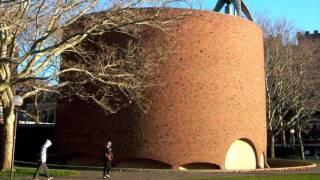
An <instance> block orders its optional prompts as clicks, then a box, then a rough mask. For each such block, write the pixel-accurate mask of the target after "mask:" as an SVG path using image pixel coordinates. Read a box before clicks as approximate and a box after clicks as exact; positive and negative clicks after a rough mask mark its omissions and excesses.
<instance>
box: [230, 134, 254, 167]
mask: <svg viewBox="0 0 320 180" xmlns="http://www.w3.org/2000/svg"><path fill="white" fill-rule="evenodd" d="M255 152H256V151H255V147H254V145H253V143H251V142H250V141H249V140H247V139H238V140H236V141H234V142H233V143H232V144H231V145H230V147H229V149H228V152H227V154H226V157H225V168H226V169H227V170H239V169H256V167H257V156H256V153H255Z"/></svg>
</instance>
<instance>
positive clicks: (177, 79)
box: [55, 10, 266, 169]
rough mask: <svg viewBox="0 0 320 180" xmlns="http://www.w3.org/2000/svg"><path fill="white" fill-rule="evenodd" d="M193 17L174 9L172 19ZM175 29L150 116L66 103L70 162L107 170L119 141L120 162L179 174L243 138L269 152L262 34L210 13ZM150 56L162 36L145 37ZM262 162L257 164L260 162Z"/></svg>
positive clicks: (61, 135) (60, 128)
mask: <svg viewBox="0 0 320 180" xmlns="http://www.w3.org/2000/svg"><path fill="white" fill-rule="evenodd" d="M182 12H187V10H168V11H167V12H166V13H167V14H170V13H172V14H175V13H182ZM192 13H193V15H192V16H189V17H186V18H185V19H184V20H183V22H181V23H180V24H178V25H176V26H175V27H174V28H171V29H170V30H169V34H170V35H171V36H172V37H171V40H172V41H174V46H173V47H174V48H173V50H172V51H173V53H172V54H171V56H170V58H169V60H168V62H167V63H165V64H164V65H162V67H161V73H160V74H161V75H160V77H159V79H161V80H162V81H163V82H164V83H163V84H162V85H159V86H157V87H155V88H153V89H152V90H150V91H148V92H146V95H147V97H148V98H149V99H150V100H152V102H153V103H152V107H151V109H150V110H149V111H148V113H146V114H143V113H140V112H139V111H138V110H137V108H136V107H134V106H131V107H128V108H126V109H122V110H121V111H120V112H119V113H117V114H114V115H109V116H106V115H105V113H104V112H103V111H102V110H100V109H99V108H98V107H97V106H96V105H94V104H90V103H88V102H83V101H81V100H75V101H72V102H64V103H60V105H59V108H58V112H57V113H58V114H57V126H56V127H57V128H56V132H55V133H56V138H55V141H56V142H55V143H56V145H57V146H56V148H57V153H58V155H59V157H60V158H61V159H64V160H68V163H70V164H78V165H84V164H85V165H101V157H102V152H103V146H104V143H105V142H106V141H107V140H112V141H113V151H114V154H115V163H117V162H121V161H123V160H129V159H150V160H156V161H160V162H163V163H166V164H169V165H171V166H172V167H173V168H177V167H179V166H181V165H185V164H189V163H213V164H217V165H219V166H220V167H221V168H222V169H223V168H224V160H225V155H226V153H227V151H228V148H229V147H230V145H231V144H232V143H233V142H234V141H235V140H237V139H244V140H246V141H247V142H249V143H250V144H252V146H254V149H255V151H256V153H257V158H260V154H261V153H266V109H265V104H266V102H265V81H264V60H263V37H262V32H261V30H260V29H259V28H258V26H256V25H255V24H254V23H252V22H250V21H247V20H245V19H242V18H240V17H235V16H229V15H223V14H220V13H213V12H207V11H192ZM142 34H143V38H144V40H145V42H146V46H147V47H149V48H150V49H151V50H152V49H154V48H156V47H158V46H167V45H168V44H166V43H170V41H163V40H162V39H163V36H162V35H161V33H159V32H156V31H154V30H152V29H150V28H149V29H148V28H147V29H146V30H145V32H143V33H142ZM257 162H258V160H257Z"/></svg>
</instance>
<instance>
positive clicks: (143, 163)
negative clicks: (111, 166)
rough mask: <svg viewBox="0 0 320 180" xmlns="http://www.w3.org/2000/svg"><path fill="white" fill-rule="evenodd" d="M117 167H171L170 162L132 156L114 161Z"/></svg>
mask: <svg viewBox="0 0 320 180" xmlns="http://www.w3.org/2000/svg"><path fill="white" fill-rule="evenodd" d="M115 167H117V168H144V169H172V166H171V165H170V164H167V163H165V162H162V161H158V160H153V159H147V158H134V159H125V160H120V161H117V162H115Z"/></svg>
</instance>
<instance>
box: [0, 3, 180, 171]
mask: <svg viewBox="0 0 320 180" xmlns="http://www.w3.org/2000/svg"><path fill="white" fill-rule="evenodd" d="M106 2H107V3H105V4H104V6H105V7H107V11H105V12H104V13H94V12H95V11H97V9H96V8H97V7H98V6H101V5H100V4H98V0H54V1H53V0H0V48H1V49H0V97H1V98H0V99H1V103H2V106H3V110H4V129H3V132H2V136H3V140H4V144H2V145H1V147H2V152H1V156H0V159H1V160H2V164H1V165H2V166H1V167H2V170H8V169H10V164H11V161H12V159H11V155H12V145H13V141H12V140H13V125H14V121H15V117H14V105H13V103H12V98H13V96H14V94H15V92H14V91H15V88H16V87H19V86H22V85H23V86H28V88H29V89H30V91H29V92H27V93H25V94H24V95H23V97H24V98H27V97H32V96H35V95H37V94H38V93H39V92H54V93H60V89H61V88H62V87H67V89H68V90H69V92H72V91H71V88H72V86H73V87H76V86H79V87H80V85H86V84H88V83H91V84H95V85H96V87H100V85H101V84H104V85H109V86H105V87H104V88H106V90H103V91H101V89H103V88H99V89H98V90H97V91H96V92H95V93H94V95H92V94H88V93H79V91H75V92H74V93H75V94H76V95H79V96H82V97H83V98H90V99H91V100H94V101H96V102H97V103H98V104H99V103H100V102H109V103H103V104H99V105H101V106H103V107H104V108H105V109H107V110H108V111H110V112H114V111H116V109H118V108H119V107H121V105H120V104H121V103H120V102H121V101H120V100H119V101H116V102H118V104H119V105H117V106H116V107H111V106H110V104H113V102H112V103H111V102H110V100H109V99H108V97H111V96H112V97H114V96H115V97H117V96H116V95H112V94H111V93H113V92H116V93H118V91H114V90H113V89H112V88H115V87H116V88H117V89H120V90H121V92H122V93H123V94H125V95H127V98H128V99H130V100H131V99H132V100H138V99H139V100H141V99H143V98H142V97H141V93H140V92H141V91H142V88H140V86H141V87H145V85H141V84H143V83H142V82H143V77H144V76H143V75H140V74H139V73H141V72H142V69H143V70H145V71H146V70H147V69H148V68H140V69H139V68H138V70H137V71H135V70H133V71H131V72H127V71H125V69H126V67H128V68H135V66H147V65H148V63H145V62H147V61H144V60H143V61H142V60H140V59H137V58H136V57H135V55H134V54H135V53H134V52H135V51H141V49H140V48H139V47H141V46H140V45H138V44H137V43H132V44H135V45H130V46H127V47H126V48H124V49H123V50H122V52H123V53H122V54H126V55H121V56H120V55H119V54H117V51H118V50H114V49H112V47H107V48H102V49H101V48H100V49H101V51H100V52H99V54H98V56H96V57H95V58H103V60H102V61H101V62H100V63H97V64H86V65H87V67H86V68H84V67H80V65H78V66H73V67H70V66H69V67H68V66H66V67H65V68H64V69H60V67H59V65H60V60H61V59H60V57H59V55H60V54H61V53H62V52H67V51H73V52H78V55H79V57H83V60H84V61H83V62H85V61H87V62H88V59H90V58H91V59H92V58H93V57H94V56H90V58H89V56H88V55H86V54H85V53H81V52H79V48H80V46H77V45H79V44H80V43H81V42H83V41H84V40H86V39H87V38H88V37H92V36H97V35H102V34H103V33H106V32H112V31H117V32H121V33H123V34H127V35H129V36H131V35H133V36H134V34H135V33H134V29H135V28H134V25H136V26H149V27H153V28H156V29H160V30H162V29H163V27H165V26H166V24H168V23H169V21H170V20H169V19H170V18H168V17H167V18H159V14H160V11H161V7H165V6H166V5H168V4H169V3H173V2H174V1H172V0H154V1H152V0H149V1H143V0H120V1H118V0H116V1H113V0H110V1H106ZM146 2H148V3H152V4H153V5H156V6H158V7H160V8H159V9H157V10H154V11H152V12H151V11H150V13H148V14H144V13H138V12H137V11H135V10H134V9H132V7H139V6H142V5H144V3H146ZM88 13H94V15H90V16H84V15H86V14H88ZM79 23H80V24H81V23H82V26H81V28H75V25H80V24H79ZM136 38H139V37H136ZM76 46H77V47H76ZM113 48H115V47H113ZM109 53H110V54H109ZM112 53H114V54H112ZM106 54H107V55H106ZM140 54H141V56H140V57H142V58H144V55H142V54H143V53H140ZM102 56H104V57H102ZM116 57H117V58H119V60H117V61H115V58H116ZM120 59H122V60H120ZM128 61H136V62H135V63H128ZM93 62H95V61H92V62H91V63H93ZM109 62H112V63H109ZM93 66H96V67H95V68H92V69H90V68H91V67H93ZM99 68H100V69H99ZM84 69H86V70H84ZM110 72H112V75H110V74H108V73H110ZM66 73H74V74H76V75H78V74H79V73H81V74H82V75H81V76H80V75H79V78H78V79H77V81H76V82H71V81H65V82H60V81H59V77H60V76H64V75H63V74H66ZM137 74H138V75H137ZM64 77H67V75H66V76H64ZM55 80H57V81H56V83H54V81H55ZM35 81H43V82H46V83H34V82H35ZM124 82H125V83H124ZM44 84H45V85H44ZM68 85H72V86H68ZM81 87H82V88H83V86H81ZM82 88H79V89H80V90H81V89H82ZM79 89H78V90H79ZM83 92H85V91H83ZM106 92H109V93H106ZM113 101H114V100H113ZM129 102H130V101H129Z"/></svg>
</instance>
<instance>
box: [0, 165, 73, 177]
mask: <svg viewBox="0 0 320 180" xmlns="http://www.w3.org/2000/svg"><path fill="white" fill-rule="evenodd" d="M15 170H16V171H15V172H14V176H16V177H24V176H33V174H34V172H35V171H36V169H35V168H29V167H15ZM49 174H50V176H77V175H79V172H78V171H75V170H61V169H49ZM40 175H43V174H41V173H40ZM9 176H10V172H0V179H3V178H4V177H9Z"/></svg>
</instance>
